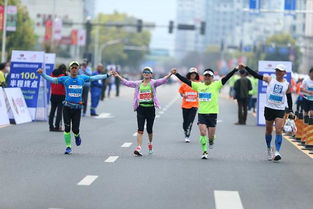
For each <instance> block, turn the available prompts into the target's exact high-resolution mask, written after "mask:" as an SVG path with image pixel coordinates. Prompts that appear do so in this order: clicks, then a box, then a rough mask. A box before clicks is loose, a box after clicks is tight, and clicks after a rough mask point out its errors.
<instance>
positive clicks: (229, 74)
mask: <svg viewBox="0 0 313 209" xmlns="http://www.w3.org/2000/svg"><path fill="white" fill-rule="evenodd" d="M237 71H238V68H237V67H236V68H234V69H233V70H232V71H230V72H229V73H228V74H227V75H226V76H225V77H224V78H222V84H223V85H225V83H226V82H227V81H228V80H229V79H230V77H232V76H233V75H234V74H235V73H236V72H237Z"/></svg>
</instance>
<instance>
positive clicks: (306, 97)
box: [301, 68, 313, 117]
mask: <svg viewBox="0 0 313 209" xmlns="http://www.w3.org/2000/svg"><path fill="white" fill-rule="evenodd" d="M301 92H303V103H302V107H303V110H304V117H313V68H311V69H310V72H309V77H308V78H306V79H304V80H303V82H302V85H301Z"/></svg>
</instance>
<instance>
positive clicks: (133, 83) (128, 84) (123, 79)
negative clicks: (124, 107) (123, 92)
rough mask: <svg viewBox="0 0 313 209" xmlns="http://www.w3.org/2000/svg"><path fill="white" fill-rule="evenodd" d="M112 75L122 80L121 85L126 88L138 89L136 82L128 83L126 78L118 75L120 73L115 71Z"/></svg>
mask: <svg viewBox="0 0 313 209" xmlns="http://www.w3.org/2000/svg"><path fill="white" fill-rule="evenodd" d="M112 74H113V75H114V76H115V77H116V78H118V79H120V80H121V84H123V85H124V86H127V87H130V88H136V86H137V84H136V82H134V81H128V80H126V79H125V78H123V77H122V76H121V75H120V74H118V72H116V71H113V72H112Z"/></svg>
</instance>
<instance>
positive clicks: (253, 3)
mask: <svg viewBox="0 0 313 209" xmlns="http://www.w3.org/2000/svg"><path fill="white" fill-rule="evenodd" d="M249 8H250V9H260V0H249Z"/></svg>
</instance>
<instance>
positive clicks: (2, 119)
mask: <svg viewBox="0 0 313 209" xmlns="http://www.w3.org/2000/svg"><path fill="white" fill-rule="evenodd" d="M9 124H10V120H9V116H8V110H7V105H6V103H5V98H4V90H3V88H0V126H3V125H9Z"/></svg>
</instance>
